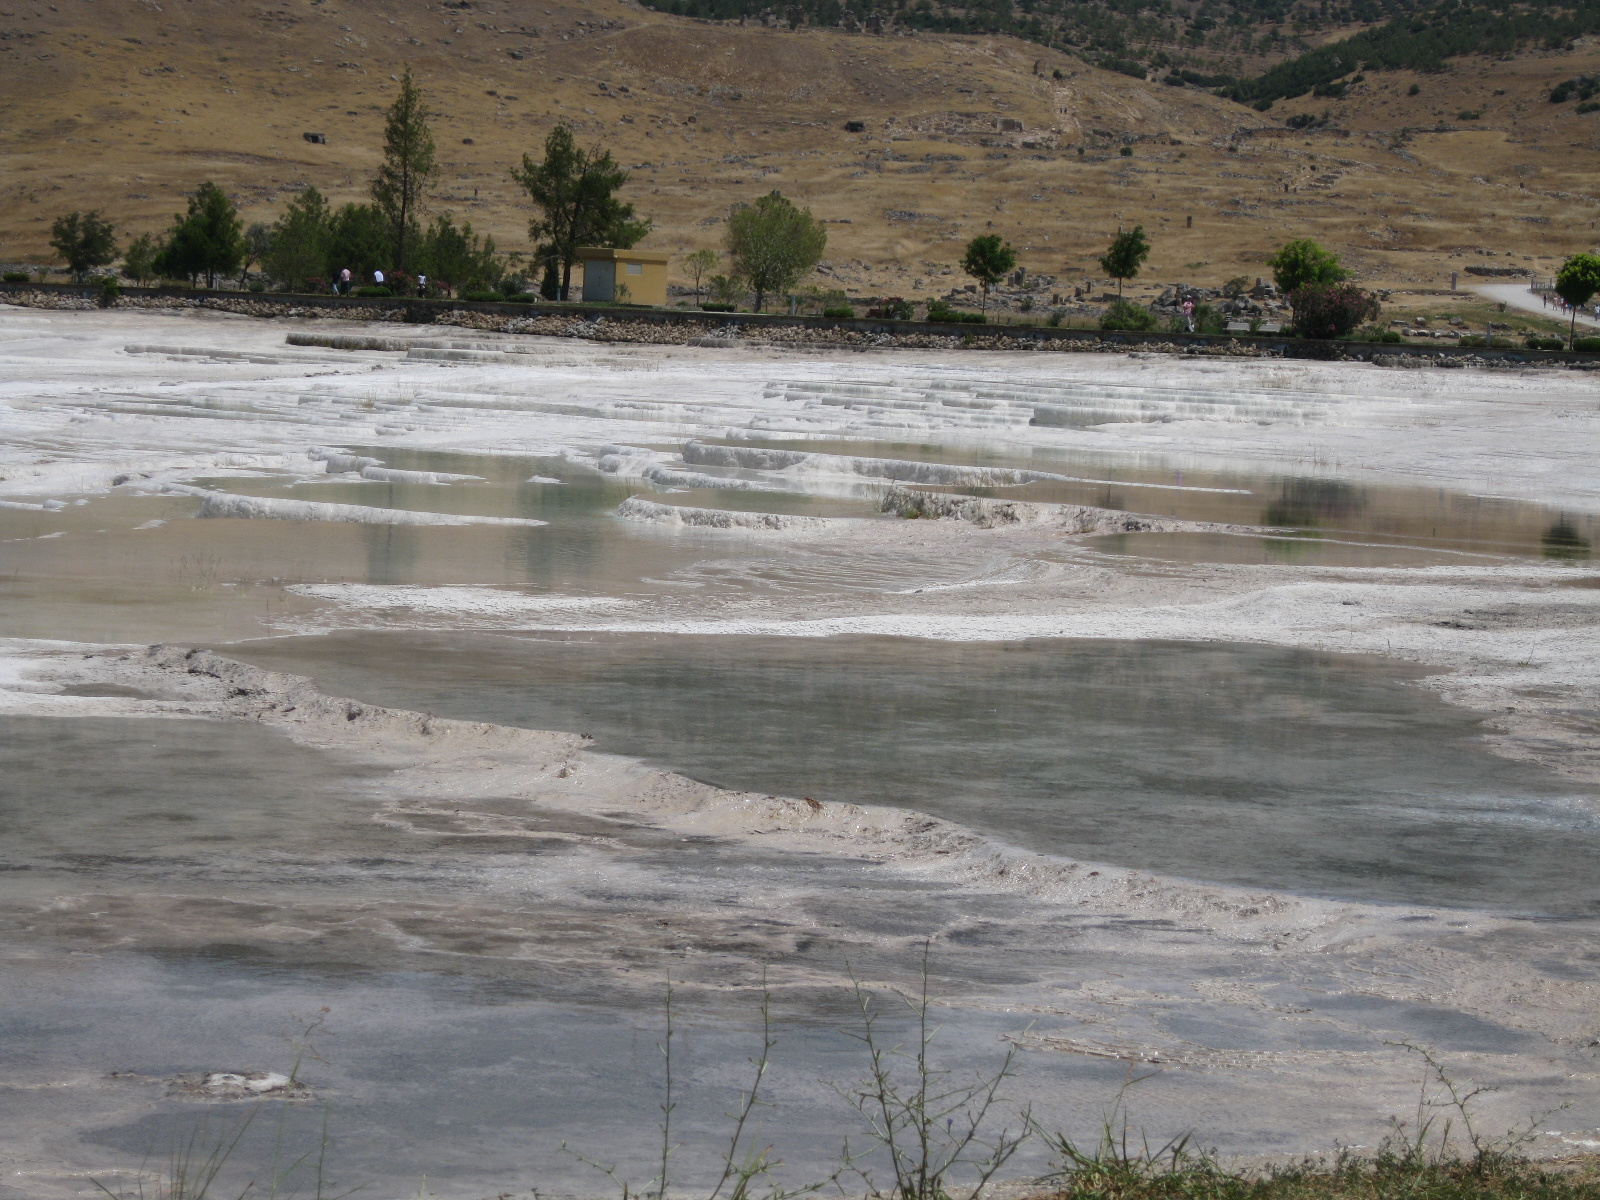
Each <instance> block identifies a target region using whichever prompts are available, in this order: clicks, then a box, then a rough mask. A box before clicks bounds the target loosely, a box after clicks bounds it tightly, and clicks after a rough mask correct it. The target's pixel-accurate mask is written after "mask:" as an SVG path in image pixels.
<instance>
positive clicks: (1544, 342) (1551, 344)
mask: <svg viewBox="0 0 1600 1200" xmlns="http://www.w3.org/2000/svg"><path fill="white" fill-rule="evenodd" d="M1522 344H1523V345H1524V346H1526V347H1527V348H1528V349H1529V350H1565V349H1566V348H1567V344H1566V343H1565V342H1564V341H1562V340H1561V339H1560V338H1558V337H1544V336H1542V335H1541V334H1537V333H1530V334H1529V335H1528V336H1527V338H1526V339H1524V341H1523V343H1522Z"/></svg>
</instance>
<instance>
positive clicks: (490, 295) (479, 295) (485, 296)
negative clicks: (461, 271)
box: [461, 291, 505, 304]
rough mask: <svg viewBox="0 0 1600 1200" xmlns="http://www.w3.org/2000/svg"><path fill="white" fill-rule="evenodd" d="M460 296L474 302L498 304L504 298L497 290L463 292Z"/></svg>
mask: <svg viewBox="0 0 1600 1200" xmlns="http://www.w3.org/2000/svg"><path fill="white" fill-rule="evenodd" d="M461 298H462V299H463V300H469V301H472V302H473V303H475V304H498V303H500V301H502V300H504V299H505V297H504V296H502V295H501V294H500V293H499V292H491V291H477V292H463V293H461Z"/></svg>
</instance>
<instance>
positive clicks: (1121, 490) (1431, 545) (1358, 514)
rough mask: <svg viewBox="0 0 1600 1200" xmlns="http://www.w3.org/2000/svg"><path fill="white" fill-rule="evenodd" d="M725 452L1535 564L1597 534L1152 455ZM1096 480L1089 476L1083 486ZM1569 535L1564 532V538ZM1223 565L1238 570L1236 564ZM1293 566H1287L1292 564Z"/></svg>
mask: <svg viewBox="0 0 1600 1200" xmlns="http://www.w3.org/2000/svg"><path fill="white" fill-rule="evenodd" d="M721 444H727V445H736V446H745V447H754V448H766V449H773V450H788V451H792V450H801V451H810V452H814V453H819V454H844V455H856V456H861V457H867V458H873V457H881V458H897V459H905V460H909V461H915V462H936V463H951V464H971V465H975V466H984V467H1011V468H1016V469H1020V470H1030V471H1047V472H1053V473H1058V474H1067V475H1074V476H1082V477H1086V478H1082V479H1076V480H1073V481H1040V482H1035V483H1029V484H1025V485H1021V486H1016V487H986V486H985V487H979V486H958V485H938V486H931V487H929V488H928V489H927V490H931V491H940V492H959V493H963V494H967V495H974V496H991V497H1009V498H1012V499H1018V500H1034V501H1039V502H1043V503H1057V504H1085V505H1092V506H1095V507H1098V508H1112V509H1117V510H1119V511H1124V512H1137V513H1145V514H1150V515H1153V516H1165V517H1177V518H1180V519H1182V520H1189V521H1216V522H1224V523H1227V524H1234V525H1249V526H1261V525H1265V526H1270V527H1273V528H1278V529H1285V530H1290V529H1293V530H1305V531H1311V530H1318V531H1322V532H1324V533H1335V532H1340V533H1355V534H1360V535H1361V537H1360V539H1359V540H1362V541H1381V542H1389V543H1393V544H1395V545H1406V546H1414V547H1419V548H1427V549H1436V550H1459V551H1464V552H1472V553H1479V554H1513V555H1540V554H1544V553H1546V552H1547V550H1548V547H1547V545H1546V543H1545V542H1544V540H1543V539H1544V537H1545V535H1546V534H1547V533H1549V532H1551V526H1552V524H1553V523H1560V524H1565V525H1567V526H1569V527H1570V528H1571V530H1572V535H1573V536H1574V537H1576V538H1577V539H1578V540H1577V541H1570V540H1568V541H1566V542H1564V543H1563V545H1566V546H1570V547H1571V548H1572V549H1573V551H1574V553H1572V554H1570V555H1563V557H1573V558H1583V557H1587V556H1588V554H1589V546H1590V544H1591V543H1592V542H1593V541H1594V539H1595V538H1596V537H1597V536H1600V520H1597V518H1596V517H1595V516H1594V515H1592V514H1581V515H1563V514H1561V513H1559V512H1557V511H1555V510H1552V509H1549V508H1546V507H1544V506H1542V505H1538V504H1527V503H1523V502H1520V501H1514V500H1505V499H1502V498H1500V497H1496V496H1476V495H1469V494H1467V493H1465V492H1455V491H1448V490H1445V489H1442V488H1425V487H1404V486H1391V485H1382V484H1352V483H1348V482H1345V481H1343V480H1338V479H1330V478H1327V477H1324V476H1317V475H1296V476H1281V475H1259V474H1251V473H1249V472H1244V471H1218V470H1192V469H1187V468H1180V467H1177V466H1172V465H1168V464H1167V463H1166V462H1164V461H1162V460H1161V459H1160V458H1159V456H1154V455H1138V456H1129V455H1111V454H1104V453H1101V454H1094V453H1087V452H1083V451H1067V450H1062V449H1059V448H1050V447H1036V446H1035V447H1025V446H1016V447H1007V448H997V447H995V446H993V445H977V444H974V445H956V446H939V445H928V444H922V443H916V442H904V443H889V442H866V441H859V440H844V439H839V440H831V439H816V440H811V441H803V442H796V441H782V440H776V441H765V440H761V439H740V440H737V441H734V440H729V439H724V440H723V442H722V443H721ZM1091 476H1092V477H1093V478H1092V479H1091V478H1087V477H1091ZM1562 536H1563V537H1566V535H1565V534H1563V535H1562ZM1221 561H1235V560H1234V559H1232V558H1227V559H1223V560H1221ZM1289 561H1292V560H1289Z"/></svg>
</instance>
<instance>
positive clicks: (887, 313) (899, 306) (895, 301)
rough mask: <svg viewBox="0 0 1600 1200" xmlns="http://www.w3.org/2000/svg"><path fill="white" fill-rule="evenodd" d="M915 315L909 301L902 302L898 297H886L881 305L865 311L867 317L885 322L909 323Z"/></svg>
mask: <svg viewBox="0 0 1600 1200" xmlns="http://www.w3.org/2000/svg"><path fill="white" fill-rule="evenodd" d="M915 315H916V310H915V309H914V308H912V306H911V301H909V300H902V299H901V298H900V297H899V296H887V297H885V298H884V301H883V303H882V304H879V305H878V306H877V307H875V308H869V309H867V316H869V317H878V318H881V319H882V320H886V321H909V320H911V318H912V317H913V316H915Z"/></svg>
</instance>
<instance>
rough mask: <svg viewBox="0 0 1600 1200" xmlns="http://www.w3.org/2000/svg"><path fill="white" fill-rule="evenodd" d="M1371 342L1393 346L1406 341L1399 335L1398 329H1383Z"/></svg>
mask: <svg viewBox="0 0 1600 1200" xmlns="http://www.w3.org/2000/svg"><path fill="white" fill-rule="evenodd" d="M1372 340H1373V341H1375V342H1385V343H1387V344H1388V345H1391V346H1394V345H1398V344H1399V343H1401V342H1403V341H1405V340H1406V339H1405V338H1403V337H1402V336H1401V335H1400V331H1399V330H1398V329H1385V330H1384V331H1383V332H1382V333H1380V334H1378V336H1377V337H1375V338H1373V339H1372Z"/></svg>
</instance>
